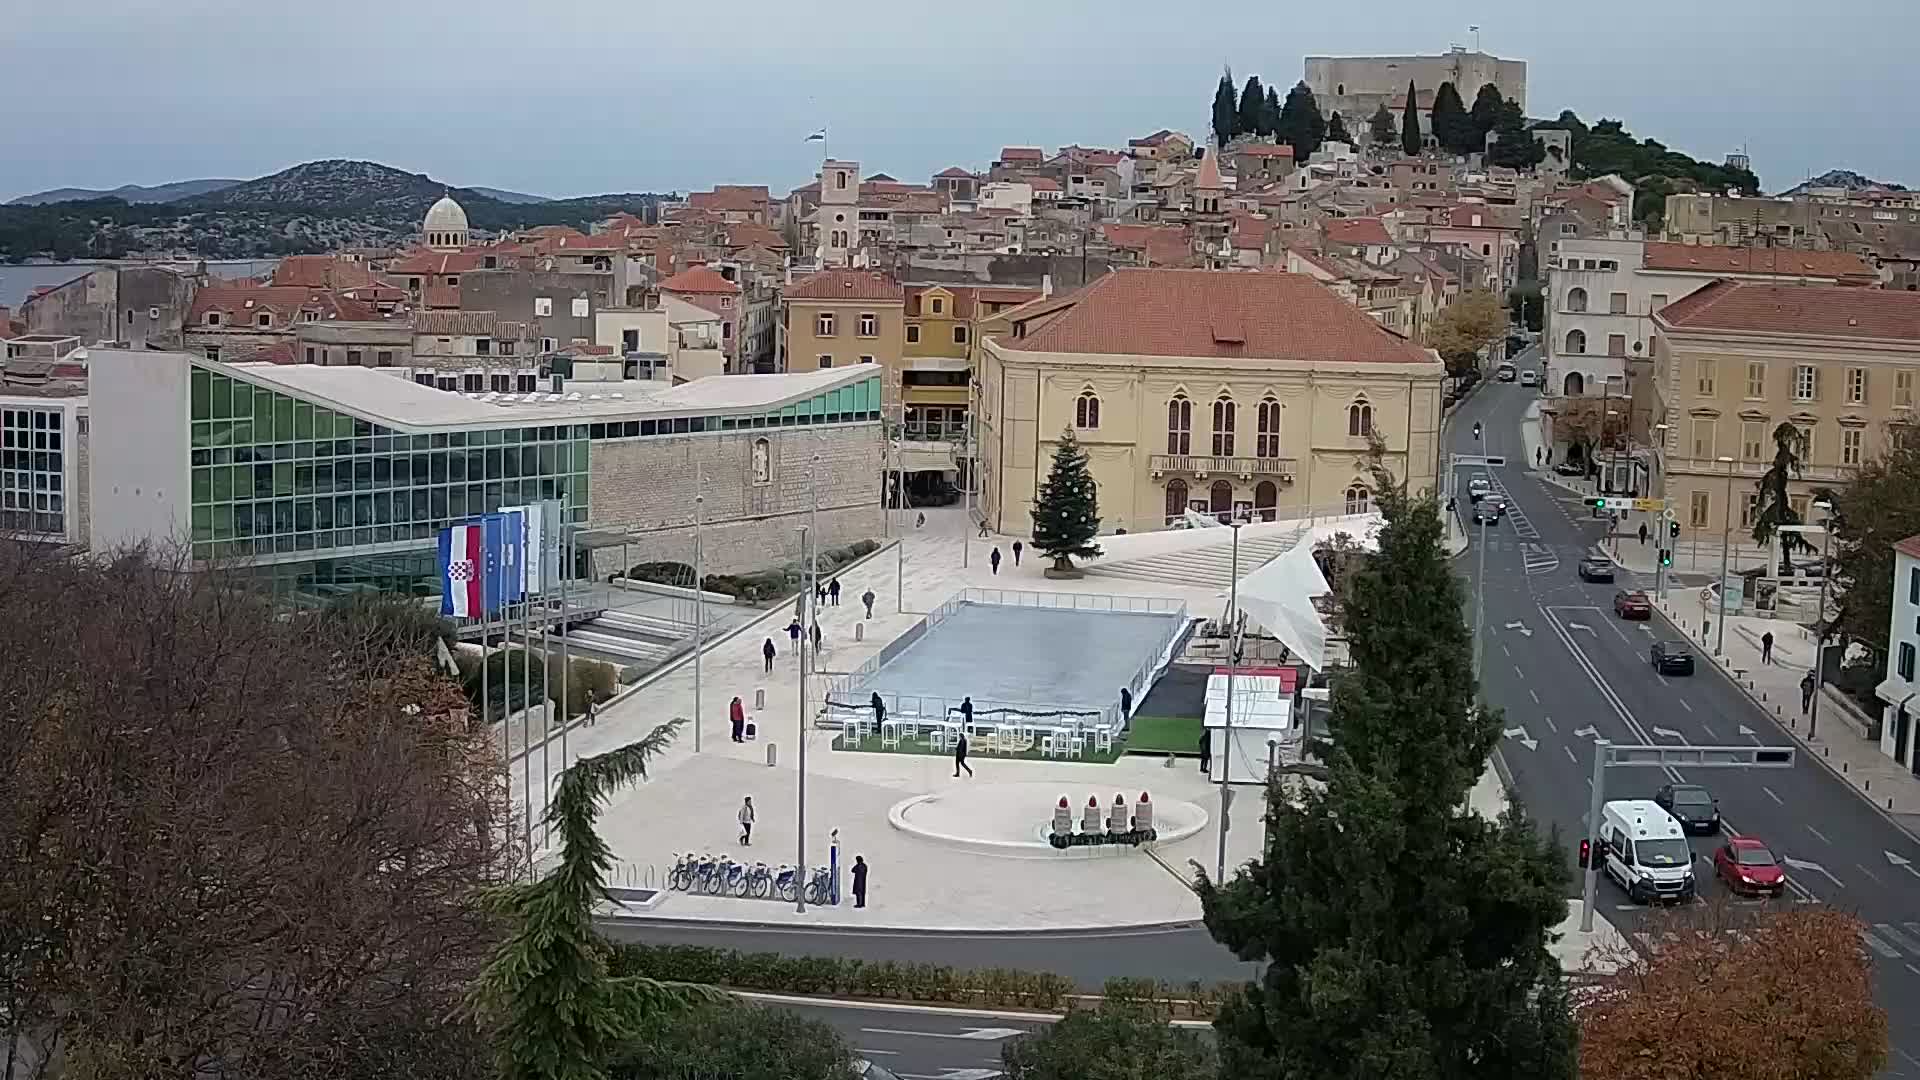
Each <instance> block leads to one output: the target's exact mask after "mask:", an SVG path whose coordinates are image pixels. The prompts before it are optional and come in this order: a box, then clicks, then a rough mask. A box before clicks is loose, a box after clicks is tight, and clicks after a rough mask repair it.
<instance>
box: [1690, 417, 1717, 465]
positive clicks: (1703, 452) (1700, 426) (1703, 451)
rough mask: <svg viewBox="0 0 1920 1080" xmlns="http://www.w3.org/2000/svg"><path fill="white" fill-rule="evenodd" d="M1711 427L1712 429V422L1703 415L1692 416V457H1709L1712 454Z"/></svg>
mask: <svg viewBox="0 0 1920 1080" xmlns="http://www.w3.org/2000/svg"><path fill="white" fill-rule="evenodd" d="M1713 429H1714V422H1713V421H1712V420H1709V419H1707V418H1705V417H1695V418H1694V420H1693V456H1694V457H1696V458H1711V457H1713V456H1714V454H1713Z"/></svg>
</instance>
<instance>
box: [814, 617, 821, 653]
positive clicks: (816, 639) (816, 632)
mask: <svg viewBox="0 0 1920 1080" xmlns="http://www.w3.org/2000/svg"><path fill="white" fill-rule="evenodd" d="M813 651H814V652H819V651H820V624H819V623H814V624H813Z"/></svg>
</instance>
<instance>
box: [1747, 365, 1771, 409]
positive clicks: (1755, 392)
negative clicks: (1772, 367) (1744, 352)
mask: <svg viewBox="0 0 1920 1080" xmlns="http://www.w3.org/2000/svg"><path fill="white" fill-rule="evenodd" d="M1766 397H1767V365H1766V362H1765V361H1760V360H1749V361H1748V362H1747V400H1748V401H1765V400H1766Z"/></svg>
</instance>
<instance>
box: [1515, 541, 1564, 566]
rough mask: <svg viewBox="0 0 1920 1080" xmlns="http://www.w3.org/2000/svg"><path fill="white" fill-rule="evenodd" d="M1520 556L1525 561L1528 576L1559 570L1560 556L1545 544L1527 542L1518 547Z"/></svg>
mask: <svg viewBox="0 0 1920 1080" xmlns="http://www.w3.org/2000/svg"><path fill="white" fill-rule="evenodd" d="M1520 554H1521V557H1522V558H1524V559H1525V560H1526V567H1527V573H1529V574H1547V573H1552V572H1553V571H1555V570H1558V569H1560V556H1559V555H1558V554H1557V553H1555V551H1554V550H1553V549H1552V548H1550V547H1548V546H1547V545H1545V544H1536V543H1533V542H1532V541H1528V542H1526V543H1523V544H1521V545H1520Z"/></svg>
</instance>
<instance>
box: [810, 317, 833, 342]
mask: <svg viewBox="0 0 1920 1080" xmlns="http://www.w3.org/2000/svg"><path fill="white" fill-rule="evenodd" d="M813 336H814V337H832V336H833V312H831V311H823V312H821V313H820V314H818V315H816V316H814V319H813Z"/></svg>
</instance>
